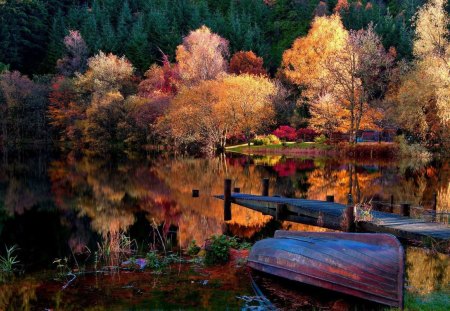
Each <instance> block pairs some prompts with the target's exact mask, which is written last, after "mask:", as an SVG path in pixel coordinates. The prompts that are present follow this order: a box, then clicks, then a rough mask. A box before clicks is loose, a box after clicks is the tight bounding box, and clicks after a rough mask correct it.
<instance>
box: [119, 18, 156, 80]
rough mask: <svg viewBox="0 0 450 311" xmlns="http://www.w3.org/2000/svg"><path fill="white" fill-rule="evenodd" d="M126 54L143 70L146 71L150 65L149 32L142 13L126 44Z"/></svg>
mask: <svg viewBox="0 0 450 311" xmlns="http://www.w3.org/2000/svg"><path fill="white" fill-rule="evenodd" d="M125 55H127V57H128V59H129V60H130V61H131V63H132V64H133V65H134V66H135V67H136V68H138V69H140V70H141V71H144V70H146V69H148V68H149V67H150V64H151V63H150V57H149V55H150V48H149V43H148V39H147V34H146V33H145V31H144V22H143V18H142V15H140V16H139V17H138V19H137V20H136V22H135V23H134V24H133V28H132V30H131V33H130V36H129V40H128V42H127V45H126V50H125ZM141 73H143V72H141Z"/></svg>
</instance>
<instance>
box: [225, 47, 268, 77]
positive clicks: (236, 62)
mask: <svg viewBox="0 0 450 311" xmlns="http://www.w3.org/2000/svg"><path fill="white" fill-rule="evenodd" d="M263 64H264V61H263V59H262V58H261V57H258V56H256V54H255V53H253V52H252V51H248V52H243V51H240V52H236V53H234V55H233V56H232V57H231V59H230V73H233V74H243V73H248V74H252V75H263V76H267V71H266V70H265V69H264V67H263Z"/></svg>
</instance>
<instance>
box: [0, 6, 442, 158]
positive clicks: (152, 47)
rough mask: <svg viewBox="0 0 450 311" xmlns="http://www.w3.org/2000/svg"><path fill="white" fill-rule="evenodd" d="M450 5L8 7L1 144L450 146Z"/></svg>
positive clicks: (0, 44)
mask: <svg viewBox="0 0 450 311" xmlns="http://www.w3.org/2000/svg"><path fill="white" fill-rule="evenodd" d="M448 12H449V6H448V4H447V2H446V1H443V0H429V1H428V2H426V3H425V1H422V0H408V1H407V0H390V1H381V0H380V1H351V0H349V1H347V0H338V1H335V0H329V1H317V0H310V1H307V0H265V1H262V0H224V1H211V0H125V1H122V0H120V1H119V0H97V1H95V0H94V1H69V0H26V1H25V0H24V1H18V0H0V72H2V74H1V75H0V115H1V120H2V121H1V131H0V133H1V136H0V137H1V138H0V144H1V145H2V146H3V148H4V149H14V148H17V147H20V146H25V145H27V146H29V145H38V144H50V143H58V144H59V145H60V146H62V147H64V148H83V149H89V150H92V151H96V152H98V151H100V152H103V151H107V150H112V149H116V148H120V149H123V148H140V147H142V146H144V145H145V146H148V145H150V144H166V145H172V146H174V147H177V148H182V149H185V150H187V149H189V148H190V147H192V146H196V147H199V148H200V149H202V150H213V149H216V148H217V147H223V146H224V145H225V143H226V141H227V140H229V139H230V138H231V137H234V138H236V137H242V140H244V141H245V140H249V139H250V137H252V136H253V135H254V134H255V133H269V132H271V131H273V130H274V129H276V128H277V127H279V126H283V125H285V126H290V127H291V128H295V129H298V128H312V129H314V130H315V131H318V132H321V133H324V134H325V135H326V136H328V137H330V136H332V135H333V133H336V132H346V133H349V134H350V135H349V136H350V141H351V142H354V141H355V138H356V137H355V135H356V133H357V132H358V130H360V129H383V128H386V127H390V128H396V129H401V130H403V132H405V133H407V134H408V138H409V139H410V141H415V142H419V143H421V144H422V145H425V146H427V147H433V148H436V146H437V147H438V148H442V147H445V146H448V144H449V131H448V126H449V119H450V117H449V115H450V113H449V110H450V100H449V97H450V94H449V89H450V81H449V80H450V78H449V75H450V74H449V72H450V69H449V66H450V61H449V59H450V48H449V15H448Z"/></svg>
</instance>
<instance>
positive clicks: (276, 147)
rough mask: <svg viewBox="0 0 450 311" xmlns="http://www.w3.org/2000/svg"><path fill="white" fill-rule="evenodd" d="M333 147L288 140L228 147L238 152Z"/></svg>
mask: <svg viewBox="0 0 450 311" xmlns="http://www.w3.org/2000/svg"><path fill="white" fill-rule="evenodd" d="M331 149H333V147H332V146H330V145H326V144H319V143H314V142H300V143H297V142H286V143H284V144H273V145H262V146H255V145H250V146H248V145H247V144H242V145H237V146H229V147H227V148H226V150H227V151H229V152H237V153H245V154H252V153H259V154H260V153H291V152H297V151H306V150H317V151H326V150H331Z"/></svg>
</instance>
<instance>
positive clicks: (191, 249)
mask: <svg viewBox="0 0 450 311" xmlns="http://www.w3.org/2000/svg"><path fill="white" fill-rule="evenodd" d="M199 252H200V247H199V246H197V243H196V241H195V240H192V241H191V243H189V246H188V249H187V253H188V255H189V256H195V255H197V254H198V253H199Z"/></svg>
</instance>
